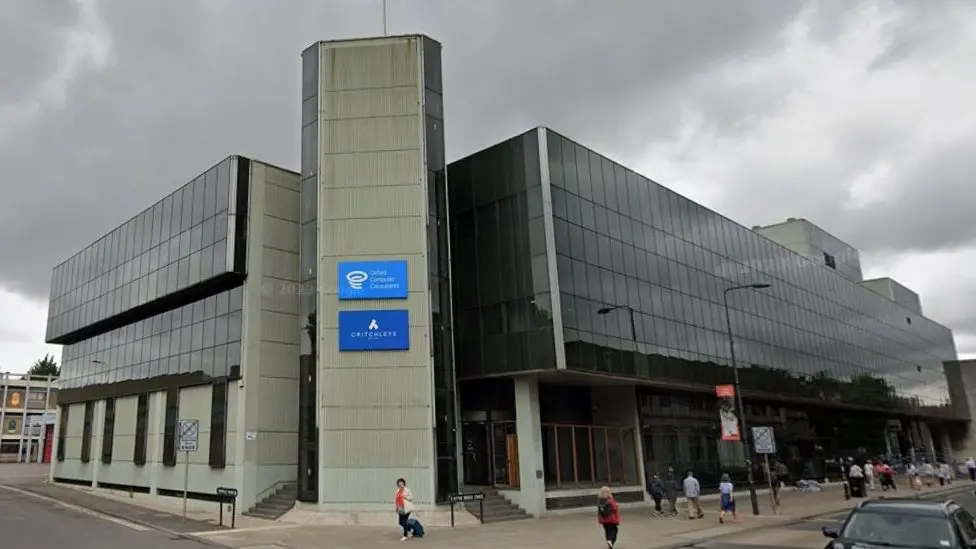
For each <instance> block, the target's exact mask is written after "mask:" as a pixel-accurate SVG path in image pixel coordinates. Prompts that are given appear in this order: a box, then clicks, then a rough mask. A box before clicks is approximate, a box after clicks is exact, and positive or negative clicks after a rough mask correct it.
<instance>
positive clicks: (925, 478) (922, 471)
mask: <svg viewBox="0 0 976 549" xmlns="http://www.w3.org/2000/svg"><path fill="white" fill-rule="evenodd" d="M918 475H919V477H921V480H922V482H924V483H925V487H926V488H928V487H929V486H932V479H934V478H935V467H932V464H931V463H929V460H927V459H926V460H925V462H924V463H922V466H921V467H920V468H919V470H918Z"/></svg>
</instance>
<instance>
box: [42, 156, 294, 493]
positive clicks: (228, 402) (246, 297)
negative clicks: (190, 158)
mask: <svg viewBox="0 0 976 549" xmlns="http://www.w3.org/2000/svg"><path fill="white" fill-rule="evenodd" d="M298 214H299V177H298V174H296V173H293V172H289V171H286V170H283V169H280V168H276V167H274V166H270V165H267V164H264V163H261V162H258V161H255V160H251V159H248V158H244V157H241V156H232V157H229V158H227V159H225V160H223V161H221V162H220V163H218V164H217V165H215V166H213V167H212V168H210V169H209V170H207V171H206V172H205V173H203V174H200V175H199V176H197V177H195V178H194V179H193V180H192V181H190V182H188V183H186V184H185V185H183V186H181V187H180V188H179V189H177V190H176V192H174V193H172V194H170V195H169V196H167V197H165V198H163V199H162V200H160V201H159V202H157V203H156V204H154V205H152V206H151V207H149V208H147V209H146V210H145V211H143V212H142V213H140V214H139V215H137V216H135V217H133V218H132V219H130V220H128V221H127V222H125V223H124V224H122V225H121V226H120V227H117V228H116V229H114V230H112V231H110V232H109V233H108V234H106V235H105V236H103V237H102V238H100V239H98V240H97V241H95V242H94V243H93V244H91V245H90V246H88V247H86V248H85V249H84V250H82V251H80V252H78V253H77V254H75V255H74V256H73V257H71V258H69V259H68V260H67V261H65V262H64V263H62V264H60V265H58V266H57V267H55V269H54V272H53V275H52V289H51V303H50V310H49V320H48V327H47V340H48V342H50V343H57V344H61V345H63V350H62V358H61V360H62V365H61V379H60V391H59V393H58V404H59V406H60V411H59V418H58V433H57V451H56V457H55V459H54V460H53V464H52V469H51V476H52V477H53V479H54V480H56V481H62V482H70V483H75V484H77V483H83V484H90V485H92V486H96V487H104V488H119V489H126V490H132V491H135V492H146V493H153V494H159V495H164V496H165V495H176V494H182V490H183V486H184V484H183V483H184V476H183V475H184V473H183V467H176V464H177V461H178V460H179V461H182V457H181V452H179V449H180V448H179V447H180V443H179V442H178V436H177V435H178V433H177V431H178V429H179V427H180V422H181V421H183V420H194V421H197V422H198V436H197V437H195V439H196V446H197V448H196V450H195V451H193V452H190V453H189V486H190V490H191V497H198V498H207V497H211V496H212V495H213V493H214V490H215V489H216V488H217V487H218V486H233V487H236V488H238V490H239V491H240V500H241V503H242V504H243V505H244V508H245V509H246V508H247V505H249V504H250V503H252V502H254V501H255V500H256V499H259V498H260V496H261V495H262V493H267V492H269V491H272V490H274V489H276V488H277V487H278V486H280V484H281V483H284V482H293V481H294V478H295V470H296V467H297V447H298V446H297V445H298V432H297V421H296V416H297V412H298V410H297V408H295V406H294V402H295V396H296V395H297V393H298V371H297V364H298V336H299V330H298V325H299V320H298V298H297V294H298V292H297V282H298Z"/></svg>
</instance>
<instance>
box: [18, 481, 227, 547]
mask: <svg viewBox="0 0 976 549" xmlns="http://www.w3.org/2000/svg"><path fill="white" fill-rule="evenodd" d="M0 532H3V543H2V545H3V547H9V548H10V549H27V548H37V549H69V548H70V549H133V548H134V547H138V548H139V549H203V548H205V547H208V546H207V545H205V544H203V543H200V542H198V541H194V540H189V539H182V538H178V537H175V536H174V537H171V536H170V535H167V534H164V533H162V532H160V531H158V530H155V529H152V528H149V527H146V526H141V525H138V524H135V523H131V522H127V521H123V520H119V519H115V518H109V517H105V516H104V515H98V514H95V513H93V512H91V511H88V510H85V509H82V508H79V507H74V506H66V505H64V504H61V503H57V502H54V501H50V500H47V499H41V498H38V497H36V496H32V495H29V494H27V493H24V492H22V491H20V490H18V489H16V488H4V487H0Z"/></svg>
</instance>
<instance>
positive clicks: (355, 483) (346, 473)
mask: <svg viewBox="0 0 976 549" xmlns="http://www.w3.org/2000/svg"><path fill="white" fill-rule="evenodd" d="M360 461H361V460H360ZM331 467H334V468H330V467H324V468H323V469H322V471H321V482H322V485H323V486H328V487H329V494H328V495H326V497H327V498H328V500H327V501H328V503H346V504H348V503H356V504H376V508H377V510H380V509H382V510H384V511H387V512H389V509H390V505H391V504H392V503H391V502H392V501H393V496H394V490H395V489H396V485H395V483H396V479H397V478H400V477H403V478H405V479H407V482H408V483H409V484H410V487H411V490H412V491H413V500H414V502H415V503H428V502H430V499H424V498H425V496H426V497H429V496H427V495H426V494H424V492H425V491H426V490H423V489H422V487H424V486H429V485H432V483H433V482H434V480H433V476H434V475H433V469H431V468H430V467H429V466H426V467H416V468H406V467H387V468H383V469H381V468H377V467H364V466H358V467H354V466H348V467H340V466H331ZM391 515H392V514H391Z"/></svg>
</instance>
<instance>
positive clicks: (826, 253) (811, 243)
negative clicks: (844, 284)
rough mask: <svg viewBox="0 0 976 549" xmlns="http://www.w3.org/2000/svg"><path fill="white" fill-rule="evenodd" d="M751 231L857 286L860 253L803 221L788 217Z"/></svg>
mask: <svg viewBox="0 0 976 549" xmlns="http://www.w3.org/2000/svg"><path fill="white" fill-rule="evenodd" d="M752 230H754V231H756V232H757V233H759V234H761V235H763V236H765V237H766V238H768V239H770V240H772V241H773V242H776V243H777V244H780V245H782V246H783V247H784V248H787V249H789V250H790V251H792V252H796V255H798V256H802V257H804V258H806V259H808V260H810V261H812V262H814V263H822V264H823V265H826V266H827V268H830V269H834V270H836V271H837V272H838V273H840V274H842V275H843V276H845V277H847V278H849V279H851V280H854V281H856V282H860V281H861V280H863V279H864V276H863V275H862V273H861V252H859V251H858V250H857V248H855V247H854V246H851V245H850V244H848V243H846V242H844V241H842V240H841V239H839V238H837V237H836V236H834V235H832V234H830V233H828V232H827V231H825V230H824V229H822V228H821V227H818V226H816V225H814V224H813V223H810V222H809V221H807V220H806V219H797V218H795V217H790V218H788V219H787V220H786V221H784V222H782V223H776V224H773V225H765V226H761V225H756V226H754V227H753V228H752Z"/></svg>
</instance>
